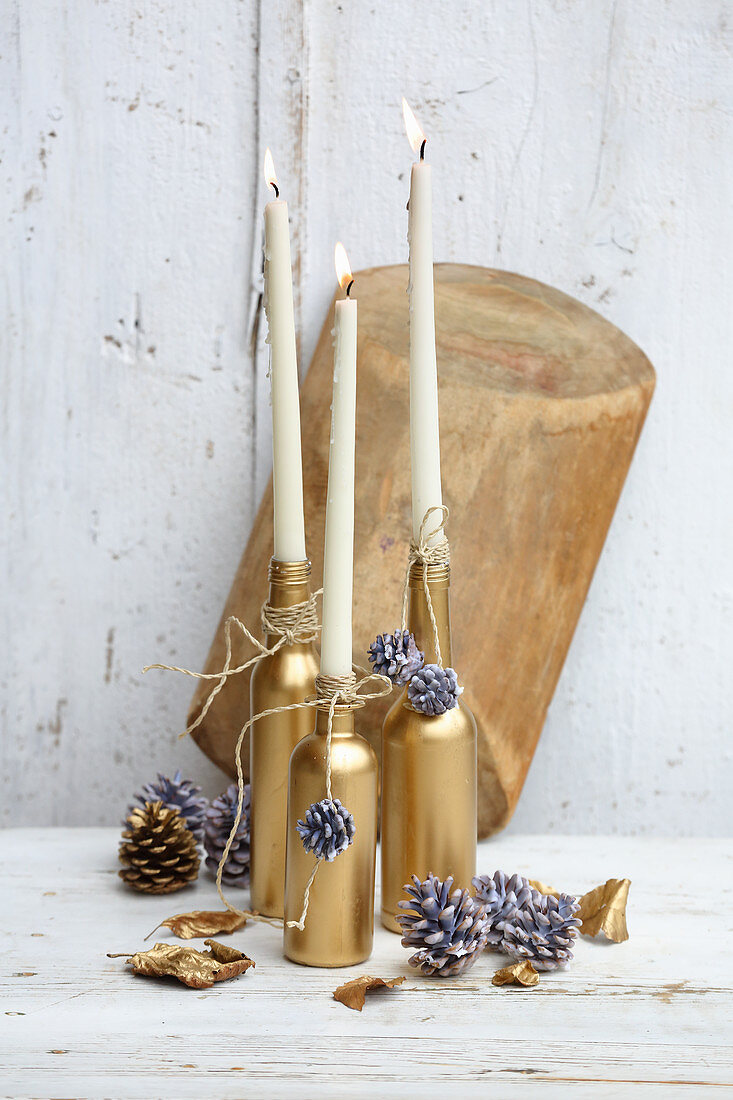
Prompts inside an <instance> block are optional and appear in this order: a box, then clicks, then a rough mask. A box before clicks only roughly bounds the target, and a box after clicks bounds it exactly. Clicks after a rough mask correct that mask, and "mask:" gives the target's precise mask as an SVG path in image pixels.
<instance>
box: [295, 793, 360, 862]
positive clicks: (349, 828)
mask: <svg viewBox="0 0 733 1100" xmlns="http://www.w3.org/2000/svg"><path fill="white" fill-rule="evenodd" d="M295 827H296V829H297V830H298V834H299V836H300V839H301V840H302V841H303V847H304V848H305V850H306V852H313V854H314V855H315V857H316V859H325V860H326V862H327V863H331V862H332V861H333V860H334V859H335V858H336V856H338V855H341V853H342V852H345V851H346V849H347V848H348V847H349V845H350V844H352V843H353V841H354V834H355V833H356V827H355V825H354V818H353V816H352V815H351V814H350V813H349V811H348V810H347V809H346V807H345V806H342V804H341V802H340V801H339V799H338V798H323V799H321V801H320V802H314V803H313V804H312V805H311V806H309V807H308V809H307V810H306V812H305V817H304V818H302V819H301V820H300V821H299V822H298V824H297V825H296V826H295Z"/></svg>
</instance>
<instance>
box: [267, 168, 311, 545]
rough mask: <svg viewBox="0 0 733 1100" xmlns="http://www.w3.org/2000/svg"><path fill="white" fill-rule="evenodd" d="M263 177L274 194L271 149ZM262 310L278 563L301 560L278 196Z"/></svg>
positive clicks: (291, 345)
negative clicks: (267, 354) (267, 362)
mask: <svg viewBox="0 0 733 1100" xmlns="http://www.w3.org/2000/svg"><path fill="white" fill-rule="evenodd" d="M265 179H266V180H267V182H268V184H270V186H271V187H273V188H274V189H275V193H276V195H278V194H279V191H278V189H277V180H276V178H275V171H274V167H273V165H272V156H271V154H270V150H269V149H268V150H267V152H266V154H265ZM265 314H266V316H267V325H268V330H269V331H268V337H267V340H268V343H269V344H270V382H271V387H272V388H271V393H272V496H273V556H274V557H275V558H276V559H277V560H278V561H304V560H305V556H306V555H305V521H304V518H303V465H302V458H301V449H300V401H299V396H298V359H297V353H296V345H295V317H294V311H293V275H292V265H291V260H290V228H289V225H288V204H287V203H286V202H283V200H282V199H280V198H276V199H275V200H274V201H273V202H268V204H267V206H266V207H265Z"/></svg>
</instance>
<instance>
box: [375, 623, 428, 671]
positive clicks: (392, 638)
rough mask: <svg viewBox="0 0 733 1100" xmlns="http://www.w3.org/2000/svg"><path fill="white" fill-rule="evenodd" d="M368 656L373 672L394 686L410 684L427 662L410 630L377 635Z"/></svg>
mask: <svg viewBox="0 0 733 1100" xmlns="http://www.w3.org/2000/svg"><path fill="white" fill-rule="evenodd" d="M368 656H369V660H370V662H371V664H372V668H373V671H374V672H377V673H379V674H380V675H381V676H386V677H387V679H389V680H391V681H392V683H393V684H406V683H408V682H409V680H410V679H411V677H412V676H414V675H415V673H416V672H417V671H418V670H419V669H421V668H422V666H423V662H424V660H425V657H424V655H423V654H422V653H421V652H420V650H419V649H418V648H417V644H416V642H415V636H414V635H413V634H411V633H410V631H409V630H395V632H394V634H377V637H376V640H375V641H373V642H372V644H371V645H370V646H369V654H368Z"/></svg>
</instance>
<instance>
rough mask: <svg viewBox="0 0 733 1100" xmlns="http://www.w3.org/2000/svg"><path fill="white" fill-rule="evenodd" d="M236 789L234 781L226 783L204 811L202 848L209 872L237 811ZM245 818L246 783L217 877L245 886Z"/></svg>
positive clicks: (247, 804) (247, 816) (216, 863)
mask: <svg viewBox="0 0 733 1100" xmlns="http://www.w3.org/2000/svg"><path fill="white" fill-rule="evenodd" d="M238 798H239V789H238V787H237V784H236V783H230V785H229V786H228V787H227V789H226V790H225V791H224V793H223V794H220V795H219V797H218V798H215V799H214V801H213V802H212V803H211V805H210V806H209V808H208V810H207V811H206V824H205V826H204V848H205V849H206V866H207V868H208V869H209V871H211V873H212V874H213V875H216V872H217V870H218V868H219V863H220V861H221V857H222V856H223V855H224V849H225V848H226V843H227V841H228V840H229V834H230V833H231V831H232V826H233V825H234V819H235V817H236V815H237V801H238ZM249 820H250V787H249V783H248V784H247V785H246V787H245V788H244V799H243V801H242V817H241V819H240V822H239V825H238V826H237V835H236V836H235V838H234V840H233V841H232V846H231V848H230V849H229V855H228V856H227V861H226V863H225V864H224V870H223V872H222V876H221V880H222V882H224V883H226V885H227V886H246V885H247V883H248V882H249Z"/></svg>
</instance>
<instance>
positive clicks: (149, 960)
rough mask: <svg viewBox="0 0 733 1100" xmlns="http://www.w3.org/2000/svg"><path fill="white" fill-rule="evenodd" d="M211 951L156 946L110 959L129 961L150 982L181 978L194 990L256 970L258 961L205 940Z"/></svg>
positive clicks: (175, 945) (134, 970)
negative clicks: (159, 979) (150, 980)
mask: <svg viewBox="0 0 733 1100" xmlns="http://www.w3.org/2000/svg"><path fill="white" fill-rule="evenodd" d="M204 944H205V946H206V947H208V948H209V950H208V951H196V950H195V949H194V948H193V947H181V946H180V945H179V944H177V943H156V945H155V947H151V949H150V950H149V951H138V952H137V953H136V954H134V955H128V954H127V952H122V954H121V955H120V954H116V955H108V956H107V958H109V959H119V958H124V957H126V958H127V961H128V962H129V963H130V965H131V966H132V969H133V972H134V973H135V974H142V975H143V977H146V978H167V977H170V978H177V979H178V981H179V982H183V984H184V985H187V986H190V987H191V989H209V988H210V987H211V986H212V985H213V984H214V982H225V981H227V980H228V979H229V978H236V977H238V976H239V975H240V974H244V972H245V970H249V968H250V966H254V965H255V964H254V961H253V960H252V959H250V958H248V957H247V956H246V955H243V954H242V952H241V951H236V950H235V949H234V948H233V947H227V946H226V944H223V943H217V942H216V940H204Z"/></svg>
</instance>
